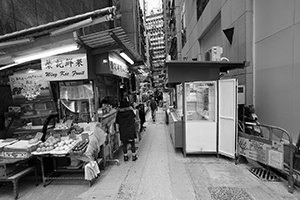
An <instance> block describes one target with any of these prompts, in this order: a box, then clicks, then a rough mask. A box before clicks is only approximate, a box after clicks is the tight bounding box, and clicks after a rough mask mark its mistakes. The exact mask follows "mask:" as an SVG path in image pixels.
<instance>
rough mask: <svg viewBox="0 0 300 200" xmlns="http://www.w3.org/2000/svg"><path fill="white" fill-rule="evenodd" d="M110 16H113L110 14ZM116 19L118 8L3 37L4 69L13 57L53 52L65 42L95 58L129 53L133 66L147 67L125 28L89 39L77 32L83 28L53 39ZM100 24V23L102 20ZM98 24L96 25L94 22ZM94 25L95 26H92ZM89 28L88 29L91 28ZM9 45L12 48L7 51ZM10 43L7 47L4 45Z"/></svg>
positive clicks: (0, 54)
mask: <svg viewBox="0 0 300 200" xmlns="http://www.w3.org/2000/svg"><path fill="white" fill-rule="evenodd" d="M109 13H110V14H109ZM108 14H109V15H112V16H113V17H112V18H115V17H118V16H116V15H115V7H114V6H113V7H108V8H104V9H100V10H95V11H92V12H88V13H84V14H80V15H77V16H73V17H69V18H65V19H61V20H58V21H55V22H50V23H47V24H42V25H39V26H36V27H31V28H29V29H24V30H20V31H16V32H12V33H8V34H5V35H1V36H0V43H2V47H1V48H0V66H4V65H7V63H11V62H12V57H15V56H16V55H17V56H18V55H19V54H22V55H23V54H24V55H25V54H28V52H30V50H31V49H39V48H41V47H42V48H43V49H47V48H48V49H49V48H51V46H53V45H56V44H57V45H58V44H63V43H64V42H65V41H69V40H72V41H73V42H75V41H76V42H77V43H79V44H80V45H81V47H83V48H86V49H89V50H92V54H98V53H104V52H110V51H115V52H117V53H119V52H122V51H123V52H124V53H126V54H127V55H128V56H129V57H130V58H131V59H132V60H133V61H135V63H134V65H132V67H133V66H136V65H143V64H144V61H143V58H142V56H141V55H140V54H139V53H138V52H137V51H136V49H135V47H134V45H133V43H132V42H131V40H130V39H129V37H128V36H127V34H126V32H125V31H124V29H123V28H122V27H115V28H112V29H107V30H103V31H99V32H94V33H89V34H86V35H81V34H82V33H83V34H84V31H82V32H81V31H77V30H79V29H80V28H78V29H76V30H74V29H70V31H69V32H67V33H66V34H62V35H59V36H52V35H51V33H53V31H56V30H58V29H63V28H65V27H67V26H72V25H74V24H75V23H80V22H82V21H83V20H85V19H92V21H93V20H94V19H95V21H97V20H98V19H100V18H99V16H104V17H105V16H106V15H107V16H108ZM98 21H99V20H98ZM93 22H94V21H93ZM91 25H93V23H91ZM87 26H89V25H86V26H84V27H87ZM27 39H28V40H29V41H28V43H24V44H23V43H18V44H17V43H16V44H15V43H14V42H15V41H16V42H20V41H22V40H27ZM7 42H8V43H9V45H10V46H8V47H6V46H5V47H3V46H4V45H6V44H7ZM4 43H6V44H4Z"/></svg>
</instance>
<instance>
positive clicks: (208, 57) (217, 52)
mask: <svg viewBox="0 0 300 200" xmlns="http://www.w3.org/2000/svg"><path fill="white" fill-rule="evenodd" d="M222 53H223V48H222V47H219V46H213V47H211V48H210V49H208V50H207V51H206V52H205V61H220V60H221V55H222Z"/></svg>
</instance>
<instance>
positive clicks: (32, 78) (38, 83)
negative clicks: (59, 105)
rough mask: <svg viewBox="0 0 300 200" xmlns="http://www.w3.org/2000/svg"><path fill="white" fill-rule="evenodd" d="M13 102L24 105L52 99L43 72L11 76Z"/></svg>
mask: <svg viewBox="0 0 300 200" xmlns="http://www.w3.org/2000/svg"><path fill="white" fill-rule="evenodd" d="M9 82H10V88H11V92H12V98H13V101H14V102H16V103H23V102H26V101H31V100H34V99H37V98H43V97H50V89H49V84H48V82H47V81H46V80H45V79H44V78H43V73H42V71H41V70H37V71H34V72H31V73H28V72H24V73H19V74H14V75H12V76H9Z"/></svg>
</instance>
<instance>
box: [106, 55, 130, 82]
mask: <svg viewBox="0 0 300 200" xmlns="http://www.w3.org/2000/svg"><path fill="white" fill-rule="evenodd" d="M109 70H110V72H111V73H112V74H115V75H117V76H121V77H124V78H129V70H128V66H127V65H126V64H125V63H123V62H122V61H120V60H119V59H117V58H115V57H113V56H111V55H109Z"/></svg>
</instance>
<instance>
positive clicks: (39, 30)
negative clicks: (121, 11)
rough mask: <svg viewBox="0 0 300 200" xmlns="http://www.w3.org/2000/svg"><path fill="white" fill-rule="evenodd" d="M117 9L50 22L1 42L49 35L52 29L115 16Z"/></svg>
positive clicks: (5, 38) (8, 37)
mask: <svg viewBox="0 0 300 200" xmlns="http://www.w3.org/2000/svg"><path fill="white" fill-rule="evenodd" d="M115 9H116V8H115V7H114V6H112V7H107V8H103V9H99V10H94V11H91V12H87V13H84V14H80V15H76V16H72V17H68V18H64V19H60V20H57V21H53V22H49V23H46V24H41V25H39V26H35V27H31V28H28V29H23V30H20V31H15V32H12V33H7V34H5V35H1V36H0V42H2V41H7V40H14V39H16V38H23V37H28V36H39V35H41V34H43V35H44V34H47V32H48V33H49V32H50V31H51V30H52V29H55V28H60V27H62V26H66V25H70V24H74V23H76V22H79V21H82V20H85V19H88V18H90V17H92V18H94V17H98V16H103V15H106V14H110V13H112V14H113V15H114V14H115Z"/></svg>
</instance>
